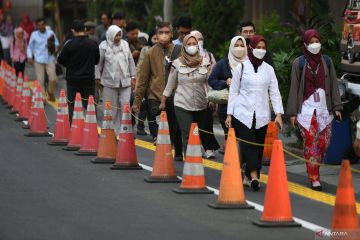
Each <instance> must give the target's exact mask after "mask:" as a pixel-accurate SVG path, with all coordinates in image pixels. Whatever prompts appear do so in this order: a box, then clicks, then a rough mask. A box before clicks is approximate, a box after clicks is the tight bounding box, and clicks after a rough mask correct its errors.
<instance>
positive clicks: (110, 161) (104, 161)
mask: <svg viewBox="0 0 360 240" xmlns="http://www.w3.org/2000/svg"><path fill="white" fill-rule="evenodd" d="M91 162H92V163H95V164H114V163H115V158H95V159H93V160H91Z"/></svg>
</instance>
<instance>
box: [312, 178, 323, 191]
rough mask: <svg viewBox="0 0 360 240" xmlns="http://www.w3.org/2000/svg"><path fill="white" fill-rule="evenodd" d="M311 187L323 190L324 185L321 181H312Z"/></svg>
mask: <svg viewBox="0 0 360 240" xmlns="http://www.w3.org/2000/svg"><path fill="white" fill-rule="evenodd" d="M311 189H312V190H314V191H319V192H320V191H321V190H322V186H321V183H320V182H319V181H312V182H311Z"/></svg>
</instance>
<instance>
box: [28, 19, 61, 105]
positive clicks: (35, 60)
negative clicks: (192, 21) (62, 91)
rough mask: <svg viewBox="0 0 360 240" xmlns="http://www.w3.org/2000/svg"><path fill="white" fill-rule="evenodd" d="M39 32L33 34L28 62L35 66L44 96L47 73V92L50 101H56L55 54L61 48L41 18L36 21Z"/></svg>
mask: <svg viewBox="0 0 360 240" xmlns="http://www.w3.org/2000/svg"><path fill="white" fill-rule="evenodd" d="M36 23H37V28H38V30H37V31H34V32H33V33H32V34H31V37H30V41H29V46H28V49H27V57H28V61H29V63H31V64H34V66H35V73H36V78H37V80H38V81H39V83H40V85H41V88H42V90H43V94H44V95H45V85H44V81H45V71H46V73H47V75H48V78H49V89H48V91H47V93H48V96H49V100H50V101H55V95H54V91H55V86H56V80H57V76H56V72H55V61H56V58H55V52H56V49H57V48H58V47H59V41H58V39H57V37H56V35H55V33H54V32H53V31H52V30H49V29H46V22H45V19H43V18H40V19H38V20H37V21H36Z"/></svg>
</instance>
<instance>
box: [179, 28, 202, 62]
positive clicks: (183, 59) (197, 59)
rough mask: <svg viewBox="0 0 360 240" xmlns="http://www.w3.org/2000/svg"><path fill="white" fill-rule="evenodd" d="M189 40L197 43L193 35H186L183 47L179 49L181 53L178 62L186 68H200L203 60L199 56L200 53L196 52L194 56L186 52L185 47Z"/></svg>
mask: <svg viewBox="0 0 360 240" xmlns="http://www.w3.org/2000/svg"><path fill="white" fill-rule="evenodd" d="M190 38H194V39H195V41H196V42H197V40H196V37H195V35H193V34H188V35H186V36H185V38H184V40H183V45H182V47H181V53H180V57H179V60H180V62H181V63H182V64H184V65H186V66H188V67H191V68H195V67H198V66H200V64H201V63H202V60H203V58H202V56H200V51H197V53H196V54H195V55H190V54H188V53H187V52H186V50H185V47H186V44H187V42H188V41H189V39H190Z"/></svg>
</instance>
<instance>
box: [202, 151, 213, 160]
mask: <svg viewBox="0 0 360 240" xmlns="http://www.w3.org/2000/svg"><path fill="white" fill-rule="evenodd" d="M204 157H205V158H206V159H214V158H215V151H214V150H206V151H205V154H204Z"/></svg>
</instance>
